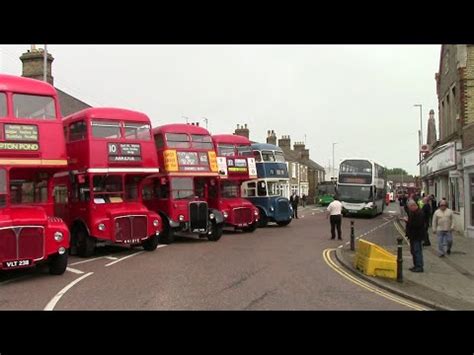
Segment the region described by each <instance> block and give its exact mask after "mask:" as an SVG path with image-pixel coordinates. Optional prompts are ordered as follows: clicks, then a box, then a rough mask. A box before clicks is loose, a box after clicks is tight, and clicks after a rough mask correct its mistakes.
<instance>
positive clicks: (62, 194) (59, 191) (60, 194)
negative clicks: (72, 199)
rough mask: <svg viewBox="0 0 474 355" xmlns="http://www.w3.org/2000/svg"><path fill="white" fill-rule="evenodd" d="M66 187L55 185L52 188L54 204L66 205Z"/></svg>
mask: <svg viewBox="0 0 474 355" xmlns="http://www.w3.org/2000/svg"><path fill="white" fill-rule="evenodd" d="M67 201H68V199H67V186H65V185H57V186H55V187H54V203H59V204H65V203H67Z"/></svg>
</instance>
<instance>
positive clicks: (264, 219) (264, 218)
mask: <svg viewBox="0 0 474 355" xmlns="http://www.w3.org/2000/svg"><path fill="white" fill-rule="evenodd" d="M259 210H260V219H259V220H258V228H265V227H266V226H267V225H268V217H267V215H266V214H265V212H263V210H262V209H259Z"/></svg>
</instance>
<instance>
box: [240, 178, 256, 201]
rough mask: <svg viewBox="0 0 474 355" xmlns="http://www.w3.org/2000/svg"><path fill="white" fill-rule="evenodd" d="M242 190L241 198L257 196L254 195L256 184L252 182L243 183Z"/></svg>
mask: <svg viewBox="0 0 474 355" xmlns="http://www.w3.org/2000/svg"><path fill="white" fill-rule="evenodd" d="M243 188H244V193H243V197H255V196H257V194H256V189H257V183H256V182H254V181H252V182H245V183H244V184H243Z"/></svg>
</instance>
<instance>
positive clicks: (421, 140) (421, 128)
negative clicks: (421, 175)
mask: <svg viewBox="0 0 474 355" xmlns="http://www.w3.org/2000/svg"><path fill="white" fill-rule="evenodd" d="M413 107H419V108H420V136H419V138H418V139H419V141H420V142H419V147H418V148H419V149H418V150H419V152H418V154H419V155H420V157H419V158H420V161H421V146H422V145H423V105H422V104H415V105H413Z"/></svg>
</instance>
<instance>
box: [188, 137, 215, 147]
mask: <svg viewBox="0 0 474 355" xmlns="http://www.w3.org/2000/svg"><path fill="white" fill-rule="evenodd" d="M191 139H192V141H193V147H194V148H199V149H212V148H214V147H213V145H212V139H211V136H206V135H203V134H192V135H191Z"/></svg>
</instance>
